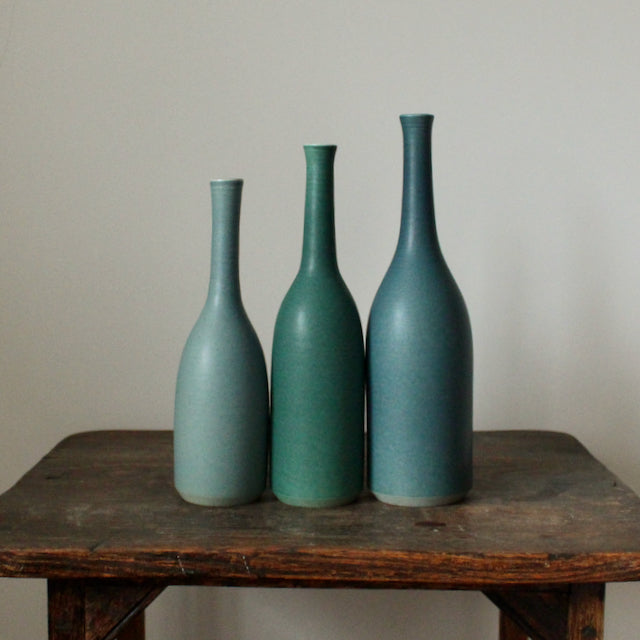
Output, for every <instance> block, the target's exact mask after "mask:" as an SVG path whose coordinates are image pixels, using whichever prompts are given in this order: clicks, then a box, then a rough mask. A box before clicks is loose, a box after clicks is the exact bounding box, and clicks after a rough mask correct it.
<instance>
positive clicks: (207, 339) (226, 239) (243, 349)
mask: <svg viewBox="0 0 640 640" xmlns="http://www.w3.org/2000/svg"><path fill="white" fill-rule="evenodd" d="M241 194H242V181H241V180H217V181H213V182H212V183H211V198H212V213H213V227H212V245H211V279H210V283H209V293H208V296H207V300H206V303H205V305H204V309H203V310H202V313H201V314H200V317H199V318H198V321H197V322H196V324H195V326H194V327H193V330H192V331H191V334H190V336H189V338H188V340H187V343H186V345H185V348H184V351H183V354H182V360H181V362H180V369H179V372H178V380H177V385H176V402H175V422H174V447H175V453H174V467H175V485H176V489H177V490H178V492H179V493H180V495H181V496H182V497H183V498H184V499H185V500H187V501H189V502H193V503H196V504H202V505H209V506H231V505H235V504H242V503H246V502H251V501H253V500H255V499H257V498H258V497H259V496H260V494H261V493H262V492H263V490H264V488H265V484H266V469H267V443H268V424H269V392H268V382H267V372H266V366H265V361H264V354H263V352H262V347H261V346H260V342H259V340H258V336H257V335H256V333H255V331H254V329H253V327H252V326H251V323H250V321H249V318H248V317H247V314H246V312H245V309H244V307H243V305H242V300H241V297H240V283H239V275H238V248H239V224H240V199H241Z"/></svg>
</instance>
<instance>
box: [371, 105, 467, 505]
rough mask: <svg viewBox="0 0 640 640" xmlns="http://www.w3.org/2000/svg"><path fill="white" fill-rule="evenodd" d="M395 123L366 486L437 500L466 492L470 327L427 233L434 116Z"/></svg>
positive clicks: (431, 231)
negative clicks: (389, 249)
mask: <svg viewBox="0 0 640 640" xmlns="http://www.w3.org/2000/svg"><path fill="white" fill-rule="evenodd" d="M400 120H401V124H402V131H403V138H404V181H403V196H402V218H401V225H400V237H399V240H398V245H397V248H396V252H395V255H394V258H393V261H392V262H391V266H390V267H389V270H388V271H387V274H386V275H385V277H384V280H383V281H382V284H381V285H380V288H379V290H378V292H377V294H376V297H375V299H374V302H373V306H372V308H371V313H370V318H369V324H368V330H367V357H368V390H367V394H368V433H369V447H370V458H369V461H370V468H369V473H370V485H371V489H372V491H373V492H374V494H375V495H376V496H377V497H378V498H379V499H380V500H382V501H384V502H388V503H391V504H397V505H403V506H411V505H415V506H420V505H436V504H445V503H449V502H455V501H457V500H460V499H461V498H462V497H464V495H465V494H466V493H467V492H468V491H469V489H470V488H471V482H472V477H471V476H472V470H471V463H472V404H473V390H472V387H473V356H472V339H471V327H470V323H469V316H468V313H467V309H466V306H465V303H464V300H463V298H462V295H461V293H460V291H459V289H458V286H457V285H456V283H455V281H454V279H453V277H452V275H451V273H450V271H449V269H448V267H447V264H446V263H445V260H444V258H443V256H442V253H441V251H440V246H439V244H438V238H437V234H436V225H435V215H434V206H433V184H432V170H431V126H432V123H433V116H430V115H423V114H416V115H403V116H400Z"/></svg>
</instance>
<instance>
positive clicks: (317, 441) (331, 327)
mask: <svg viewBox="0 0 640 640" xmlns="http://www.w3.org/2000/svg"><path fill="white" fill-rule="evenodd" d="M304 152H305V157H306V161H307V184H306V200H305V214H304V241H303V248H302V260H301V264H300V270H299V271H298V274H297V276H296V278H295V280H294V282H293V284H292V285H291V288H290V289H289V291H288V292H287V295H286V296H285V298H284V300H283V302H282V305H281V307H280V311H279V313H278V317H277V320H276V326H275V332H274V338H273V360H272V367H271V375H272V384H271V394H272V405H271V411H272V438H273V440H272V461H271V467H272V487H273V491H274V493H275V495H276V496H277V497H278V498H279V499H280V500H281V501H282V502H285V503H287V504H290V505H294V506H301V507H331V506H337V505H341V504H346V503H348V502H351V501H353V500H355V498H356V497H357V496H358V494H359V493H360V491H361V489H362V486H363V475H364V382H365V359H364V341H363V337H362V325H361V323H360V316H359V315H358V310H357V308H356V305H355V302H354V300H353V298H352V297H351V294H350V293H349V290H348V289H347V286H346V285H345V283H344V281H343V279H342V276H341V275H340V272H339V270H338V263H337V259H336V240H335V225H334V195H333V162H334V158H335V153H336V147H335V146H334V145H305V147H304Z"/></svg>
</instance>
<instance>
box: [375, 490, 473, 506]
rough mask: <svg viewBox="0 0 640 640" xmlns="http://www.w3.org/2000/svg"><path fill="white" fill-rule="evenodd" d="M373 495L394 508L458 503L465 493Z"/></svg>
mask: <svg viewBox="0 0 640 640" xmlns="http://www.w3.org/2000/svg"><path fill="white" fill-rule="evenodd" d="M373 495H374V496H375V497H376V498H377V499H378V500H380V502H384V503H385V504H391V505H394V506H396V507H438V506H441V505H445V504H453V503H455V502H460V501H461V500H462V499H464V497H465V496H466V495H467V492H466V491H463V492H462V493H452V494H451V495H448V496H393V495H388V494H386V493H377V492H376V491H373Z"/></svg>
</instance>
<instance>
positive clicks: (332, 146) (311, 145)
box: [302, 142, 338, 151]
mask: <svg viewBox="0 0 640 640" xmlns="http://www.w3.org/2000/svg"><path fill="white" fill-rule="evenodd" d="M302 146H303V148H305V149H327V150H330V151H335V150H336V149H337V148H338V145H337V144H323V143H320V144H319V143H316V142H312V143H309V144H304V145H302Z"/></svg>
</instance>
